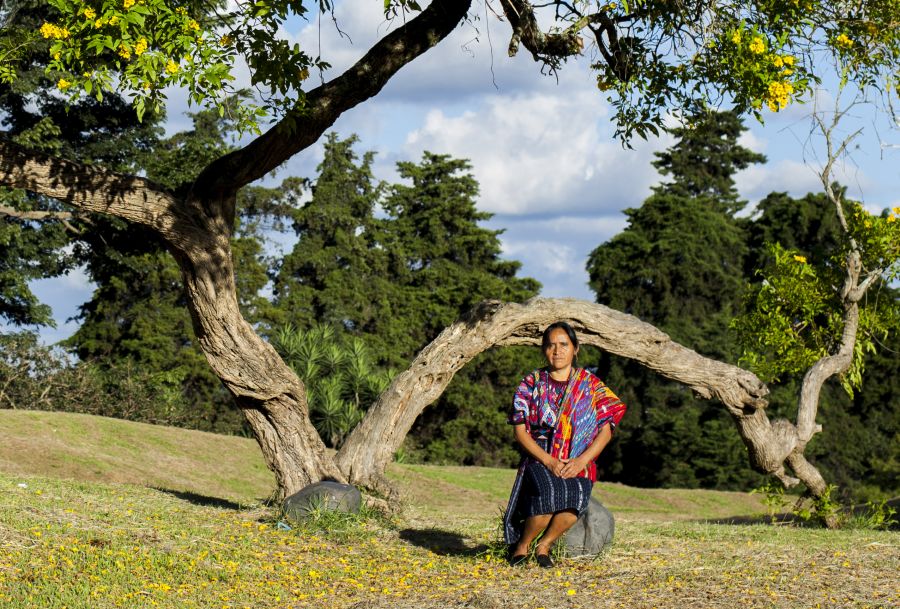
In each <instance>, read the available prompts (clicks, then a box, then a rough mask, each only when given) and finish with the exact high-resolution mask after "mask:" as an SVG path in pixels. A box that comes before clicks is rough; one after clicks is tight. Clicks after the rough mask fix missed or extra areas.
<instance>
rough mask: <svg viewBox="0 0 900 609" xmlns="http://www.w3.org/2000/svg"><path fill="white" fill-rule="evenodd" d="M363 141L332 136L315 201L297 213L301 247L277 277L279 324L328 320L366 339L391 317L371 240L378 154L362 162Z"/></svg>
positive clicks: (305, 325) (379, 261) (295, 223)
mask: <svg viewBox="0 0 900 609" xmlns="http://www.w3.org/2000/svg"><path fill="white" fill-rule="evenodd" d="M357 141H358V138H357V137H356V136H355V135H354V136H351V137H349V138H347V139H345V140H340V139H338V137H337V135H336V134H334V133H330V134H329V135H328V136H327V138H326V141H325V156H324V158H323V159H322V162H321V163H320V164H319V166H318V177H317V178H316V180H315V183H314V185H313V187H312V199H311V200H310V201H309V202H307V203H306V204H305V205H303V206H302V207H301V208H300V209H297V210H295V211H293V212H292V214H291V219H292V221H293V228H294V232H295V233H296V235H297V237H298V242H297V244H296V245H295V247H294V248H293V250H292V251H291V252H290V253H289V254H288V255H286V256H285V257H284V258H283V260H282V261H281V264H280V266H279V268H278V270H277V274H276V275H275V278H274V284H273V290H274V294H275V305H276V306H275V310H276V312H273V317H274V319H272V320H271V321H272V322H274V323H275V324H285V323H291V324H293V325H295V326H297V327H298V328H300V329H307V328H310V327H312V325H313V324H316V323H323V324H326V325H333V326H336V327H343V328H345V329H347V330H348V331H351V332H354V333H356V334H359V335H366V334H372V333H376V332H378V325H379V317H381V316H383V315H385V314H386V312H387V311H386V310H385V292H386V291H390V290H391V289H392V287H391V286H390V285H389V284H388V283H387V277H386V276H385V274H384V265H383V262H382V260H383V255H382V253H381V252H380V251H379V250H378V249H377V248H375V241H374V235H373V225H374V223H375V219H374V212H375V205H376V203H377V202H378V198H379V192H380V186H379V185H378V184H377V183H376V182H375V179H374V177H373V176H372V170H371V166H372V160H373V158H374V155H373V154H372V153H371V152H369V153H366V154H364V155H363V158H362V160H361V162H358V159H357V156H356V153H355V152H354V151H353V146H354V144H356V142H357ZM278 311H280V313H279V312H278ZM380 355H381V354H380V353H379V356H380Z"/></svg>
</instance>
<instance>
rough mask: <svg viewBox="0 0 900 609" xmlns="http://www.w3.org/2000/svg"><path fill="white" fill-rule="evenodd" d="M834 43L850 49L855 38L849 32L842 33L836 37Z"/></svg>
mask: <svg viewBox="0 0 900 609" xmlns="http://www.w3.org/2000/svg"><path fill="white" fill-rule="evenodd" d="M834 43H835V44H836V45H838V46H839V47H840V48H842V49H849V48H851V47H852V46H853V40H851V39H850V38H849V37H848V36H847V34H840V35H839V36H838V37H837V38H835V39H834Z"/></svg>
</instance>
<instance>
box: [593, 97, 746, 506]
mask: <svg viewBox="0 0 900 609" xmlns="http://www.w3.org/2000/svg"><path fill="white" fill-rule="evenodd" d="M742 129H743V127H742V126H741V122H740V120H739V119H738V118H737V117H736V116H735V115H734V114H733V113H727V112H726V113H709V114H702V115H698V116H695V117H694V118H693V119H692V120H691V121H690V122H689V125H687V126H686V127H683V128H679V129H675V130H673V132H674V133H675V135H676V136H677V137H679V141H678V142H677V143H676V144H675V145H674V146H673V147H672V148H670V149H669V150H667V151H665V152H663V153H659V154H658V155H657V157H658V160H657V161H656V162H655V163H654V165H655V166H656V167H657V168H658V169H659V170H660V172H661V173H663V174H664V175H668V176H670V178H671V180H670V181H669V182H667V183H664V184H661V185H660V186H657V187H656V188H654V193H653V194H652V195H651V196H650V197H649V198H648V199H647V200H646V201H644V203H643V204H642V205H641V207H640V208H638V209H629V210H626V211H625V213H626V215H627V217H628V226H627V227H626V229H625V230H624V231H623V232H622V233H620V234H619V235H616V236H615V237H613V238H612V239H611V240H610V241H608V242H607V243H604V244H602V245H600V246H599V247H597V248H596V249H595V250H594V251H593V252H592V253H591V255H590V256H589V258H588V265H587V268H588V273H589V275H590V285H591V287H592V289H593V290H594V292H595V293H596V295H597V302H600V303H603V304H606V305H609V306H611V307H613V308H616V309H620V310H624V311H626V312H628V313H631V314H633V315H636V316H638V317H640V318H641V319H644V320H646V321H648V322H650V323H652V324H654V325H656V326H657V327H659V328H660V329H662V330H664V331H665V332H667V333H668V334H669V335H670V336H671V337H672V339H673V340H675V341H677V342H680V343H682V344H685V345H687V346H689V347H691V348H692V349H695V350H697V351H698V352H700V353H702V354H704V355H708V356H711V357H714V358H716V359H723V360H725V361H731V362H735V361H736V360H737V357H738V355H739V353H738V352H737V348H736V346H735V345H734V343H733V340H731V337H730V336H729V335H728V325H729V322H730V321H731V319H732V318H733V317H734V316H735V315H736V314H737V313H738V312H739V310H740V307H741V295H742V292H743V288H744V285H745V280H744V258H745V256H746V253H747V249H746V245H745V236H744V233H743V231H742V229H741V226H740V225H739V223H738V221H737V220H736V219H735V218H734V216H733V214H734V212H735V211H737V210H738V209H740V208H741V206H742V203H741V202H740V201H739V200H738V198H737V194H736V190H735V187H734V182H733V179H732V176H733V174H734V172H735V171H736V170H738V169H740V168H743V167H746V166H747V165H748V164H749V163H752V162H761V161H762V160H763V157H761V156H760V155H757V154H754V153H752V152H750V151H748V150H746V149H745V148H743V147H742V146H740V145H739V144H738V143H737V139H738V137H739V135H740V133H741V131H742ZM600 369H601V375H603V376H605V377H607V378H608V379H609V381H608V382H609V384H610V386H612V387H617V388H620V387H621V388H623V389H621V390H620V391H621V393H622V395H620V397H622V399H623V400H624V401H625V402H626V403H627V404H629V405H630V406H631V413H630V421H631V422H630V424H629V425H627V426H623V429H622V432H621V435H620V439H619V442H618V443H617V444H615V445H613V447H612V448H613V450H612V451H609V452H610V455H608V456H607V457H605V462H607V463H610V466H609V469H608V474H609V475H611V476H613V477H614V478H615V479H618V480H621V481H623V482H626V483H629V484H635V485H639V486H660V485H661V486H682V487H696V486H707V487H716V488H738V487H742V486H746V485H747V484H751V483H754V482H756V481H757V480H758V479H759V478H758V476H756V475H754V474H753V472H750V471H748V469H747V466H746V462H747V457H746V450H745V449H744V447H743V445H742V444H741V442H740V439H739V437H738V436H737V434H735V433H734V431H733V424H732V423H731V422H730V421H729V420H728V416H727V413H725V412H724V410H723V409H722V408H721V406H720V405H719V404H717V403H714V402H711V401H698V400H696V399H694V398H693V396H692V395H691V392H690V390H689V389H688V388H687V387H684V386H681V385H677V384H675V383H672V382H668V381H665V380H664V379H662V378H660V377H659V376H658V375H656V374H655V373H654V372H652V371H650V370H647V369H646V368H643V367H642V366H639V365H638V364H636V363H634V362H630V361H623V360H619V359H613V358H609V357H604V358H603V360H602V361H601V362H600Z"/></svg>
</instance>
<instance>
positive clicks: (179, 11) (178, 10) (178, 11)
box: [175, 6, 187, 17]
mask: <svg viewBox="0 0 900 609" xmlns="http://www.w3.org/2000/svg"><path fill="white" fill-rule="evenodd" d="M175 14H176V15H181V16H182V17H183V16H185V15H187V9H186V8H184V7H183V6H179V7H178V8H176V9H175Z"/></svg>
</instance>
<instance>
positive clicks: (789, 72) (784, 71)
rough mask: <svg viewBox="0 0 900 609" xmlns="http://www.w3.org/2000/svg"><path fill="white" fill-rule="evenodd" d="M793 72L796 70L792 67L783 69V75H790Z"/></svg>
mask: <svg viewBox="0 0 900 609" xmlns="http://www.w3.org/2000/svg"><path fill="white" fill-rule="evenodd" d="M793 73H794V71H793V70H791V69H788V68H785V69H784V70H782V71H781V75H782V76H790V75H791V74H793Z"/></svg>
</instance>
